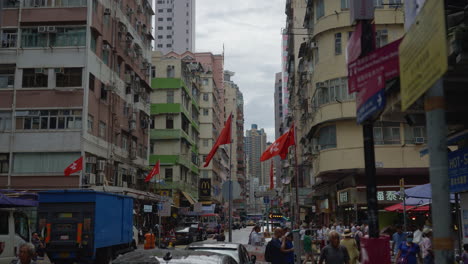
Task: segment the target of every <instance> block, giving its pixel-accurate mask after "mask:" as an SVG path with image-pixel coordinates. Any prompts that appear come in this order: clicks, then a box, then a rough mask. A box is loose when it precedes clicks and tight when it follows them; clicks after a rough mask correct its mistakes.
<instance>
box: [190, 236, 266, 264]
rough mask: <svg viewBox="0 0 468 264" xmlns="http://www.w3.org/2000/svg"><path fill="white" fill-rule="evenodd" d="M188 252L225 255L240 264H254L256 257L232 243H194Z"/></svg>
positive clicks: (240, 245)
mask: <svg viewBox="0 0 468 264" xmlns="http://www.w3.org/2000/svg"><path fill="white" fill-rule="evenodd" d="M186 249H187V250H193V251H208V252H213V253H218V254H225V255H228V256H231V257H233V258H234V259H235V260H236V261H237V263H238V264H254V263H255V262H256V259H257V258H256V256H254V255H252V256H249V253H248V252H247V249H246V248H245V247H244V246H243V245H242V244H239V243H230V242H212V241H210V242H194V243H192V244H190V245H188V246H187V248H186Z"/></svg>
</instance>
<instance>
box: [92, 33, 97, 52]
mask: <svg viewBox="0 0 468 264" xmlns="http://www.w3.org/2000/svg"><path fill="white" fill-rule="evenodd" d="M97 39H98V36H97V34H96V33H95V32H94V31H91V50H92V51H93V52H94V53H96V45H97Z"/></svg>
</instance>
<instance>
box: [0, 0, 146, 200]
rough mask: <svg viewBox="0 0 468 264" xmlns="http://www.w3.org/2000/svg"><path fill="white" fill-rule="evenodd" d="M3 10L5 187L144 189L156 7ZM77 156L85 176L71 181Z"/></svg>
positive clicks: (44, 5) (31, 5) (96, 1)
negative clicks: (69, 168) (69, 172)
mask: <svg viewBox="0 0 468 264" xmlns="http://www.w3.org/2000/svg"><path fill="white" fill-rule="evenodd" d="M3 3H4V4H3V10H2V21H1V37H2V46H1V48H0V71H1V74H0V80H1V81H0V129H1V133H0V160H1V164H2V165H1V171H0V185H2V186H5V187H7V188H12V189H29V190H41V189H54V188H78V187H96V186H100V185H106V186H110V189H112V190H114V191H116V192H122V190H123V191H125V192H128V193H138V192H137V191H136V189H144V188H145V187H146V186H145V185H144V183H143V179H144V176H145V174H146V172H147V167H148V162H147V156H148V142H149V140H148V139H149V134H148V133H149V130H148V125H149V110H150V107H149V93H150V92H151V87H150V83H149V69H148V65H149V63H150V56H151V55H150V51H151V41H152V35H151V31H150V28H151V21H152V16H153V14H154V13H153V10H152V7H151V3H150V2H148V1H146V0H122V1H119V2H112V1H100V0H93V1H42V0H25V1H4V2H3ZM80 156H81V157H83V160H84V162H83V163H84V166H83V167H84V169H83V171H82V172H79V173H75V174H72V175H70V176H68V177H65V176H64V175H63V171H64V169H65V168H66V167H67V166H68V165H70V164H71V163H72V162H73V161H75V160H77V159H78V158H79V157H80ZM111 187H112V188H111ZM114 187H115V188H114ZM119 190H120V191H119ZM140 194H141V193H140Z"/></svg>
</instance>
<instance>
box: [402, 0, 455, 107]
mask: <svg viewBox="0 0 468 264" xmlns="http://www.w3.org/2000/svg"><path fill="white" fill-rule="evenodd" d="M444 11H445V8H444V1H442V0H426V3H425V4H424V6H423V8H422V9H421V12H420V13H419V14H418V16H417V17H416V20H415V21H414V23H413V25H412V26H411V27H410V29H409V30H408V32H407V33H406V36H405V38H404V39H403V41H402V42H401V45H400V49H399V55H400V81H401V108H402V110H403V111H405V110H407V109H408V107H410V106H411V105H412V104H413V103H414V102H415V101H416V100H417V99H418V98H419V97H421V96H422V95H423V94H424V93H425V92H426V91H427V90H428V89H429V88H430V87H431V86H432V85H433V84H434V83H435V82H436V81H437V80H438V79H439V78H441V77H442V76H443V75H444V74H445V72H446V71H447V67H448V62H447V36H446V29H445V13H444Z"/></svg>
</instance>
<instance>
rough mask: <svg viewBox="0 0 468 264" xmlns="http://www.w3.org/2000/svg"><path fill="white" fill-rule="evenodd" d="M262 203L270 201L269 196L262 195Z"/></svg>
mask: <svg viewBox="0 0 468 264" xmlns="http://www.w3.org/2000/svg"><path fill="white" fill-rule="evenodd" d="M263 203H264V204H269V203H270V197H268V196H265V197H263Z"/></svg>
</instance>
